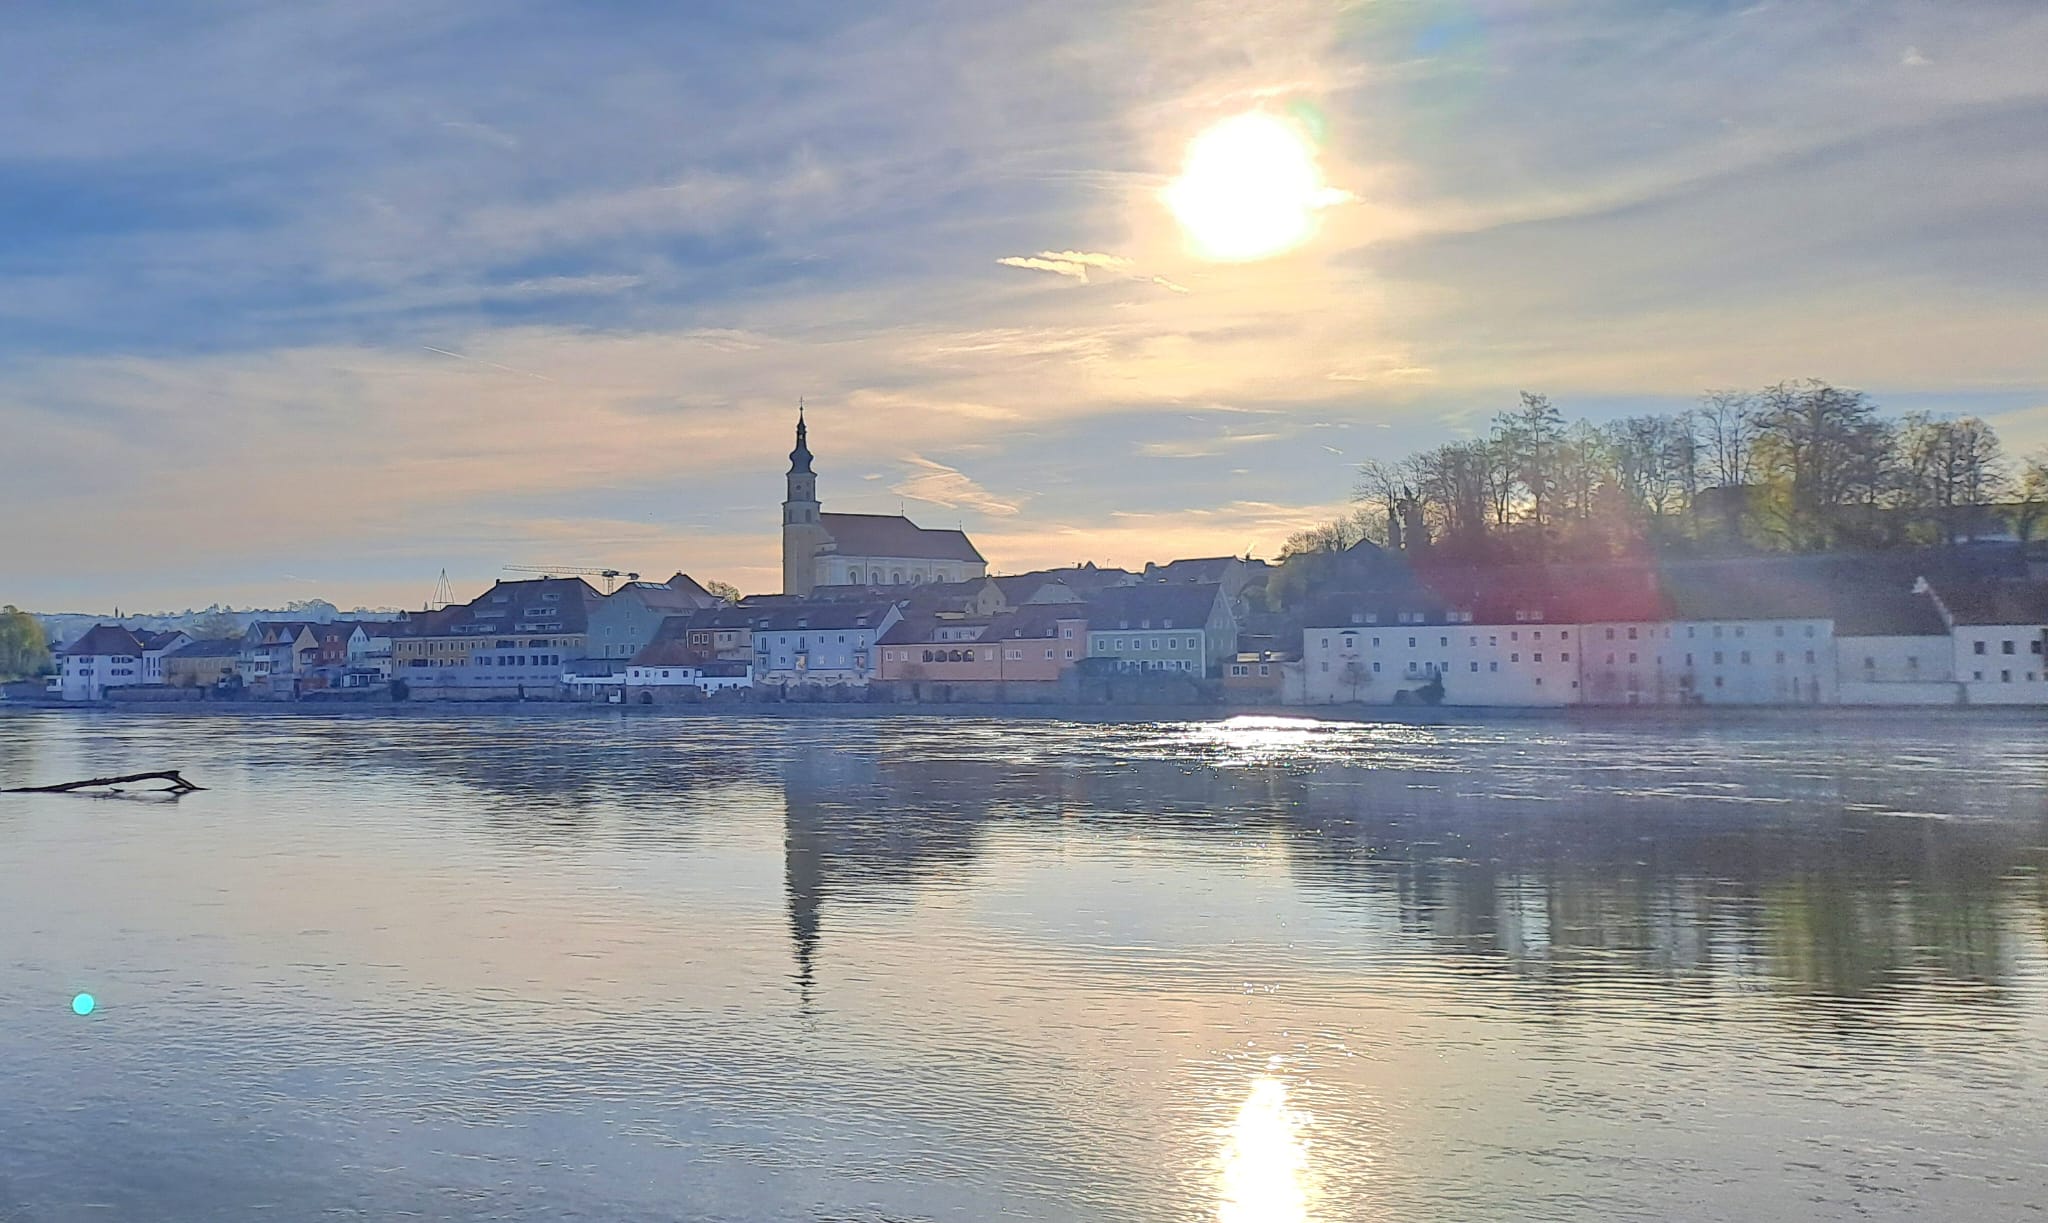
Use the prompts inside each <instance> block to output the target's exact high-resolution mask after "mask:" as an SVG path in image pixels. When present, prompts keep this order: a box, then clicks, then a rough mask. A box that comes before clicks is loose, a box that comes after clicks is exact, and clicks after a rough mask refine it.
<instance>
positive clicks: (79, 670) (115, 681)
mask: <svg viewBox="0 0 2048 1223" xmlns="http://www.w3.org/2000/svg"><path fill="white" fill-rule="evenodd" d="M176 636H178V637H180V638H182V637H183V636H184V634H182V633H180V634H176ZM148 647H149V643H148V642H146V641H145V640H144V639H143V637H142V636H138V635H137V634H135V633H133V632H130V631H129V630H127V629H125V628H122V627H121V626H120V625H118V624H95V625H93V626H92V627H91V628H90V629H87V630H86V632H85V635H84V636H82V637H80V638H79V639H78V640H77V641H74V642H72V643H71V644H70V645H68V646H66V647H65V648H64V650H63V652H62V653H61V654H59V655H58V658H57V684H56V691H57V693H58V694H59V695H60V696H62V697H63V698H64V699H65V700H67V701H97V700H100V699H102V698H104V697H105V696H106V694H107V689H109V688H131V687H134V686H136V685H138V684H147V683H151V682H152V681H151V680H150V679H149V678H148V673H147V663H146V662H145V661H144V657H143V656H144V654H145V653H147V652H148ZM162 667H163V662H162V654H161V652H159V653H158V659H157V670H158V676H159V678H158V680H156V681H154V682H158V683H161V682H162V679H161V676H162Z"/></svg>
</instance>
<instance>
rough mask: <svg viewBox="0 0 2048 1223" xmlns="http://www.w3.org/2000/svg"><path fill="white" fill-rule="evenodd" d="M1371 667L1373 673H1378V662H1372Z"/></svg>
mask: <svg viewBox="0 0 2048 1223" xmlns="http://www.w3.org/2000/svg"><path fill="white" fill-rule="evenodd" d="M1372 669H1373V673H1374V674H1378V673H1379V669H1380V665H1379V664H1378V663H1374V664H1373V665H1372Z"/></svg>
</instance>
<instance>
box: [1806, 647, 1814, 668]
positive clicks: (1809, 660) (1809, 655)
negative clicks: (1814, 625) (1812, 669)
mask: <svg viewBox="0 0 2048 1223" xmlns="http://www.w3.org/2000/svg"><path fill="white" fill-rule="evenodd" d="M1806 661H1807V664H1808V665H1809V666H1810V665H1812V663H1813V651H1812V650H1808V651H1807V652H1806Z"/></svg>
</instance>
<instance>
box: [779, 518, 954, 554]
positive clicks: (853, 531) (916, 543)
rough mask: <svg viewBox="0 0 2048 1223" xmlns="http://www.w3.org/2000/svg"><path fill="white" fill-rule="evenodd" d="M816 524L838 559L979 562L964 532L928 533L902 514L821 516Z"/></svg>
mask: <svg viewBox="0 0 2048 1223" xmlns="http://www.w3.org/2000/svg"><path fill="white" fill-rule="evenodd" d="M818 523H819V525H820V526H822V527H824V528H825V533H826V534H827V535H830V536H831V537H832V543H833V546H834V548H835V549H836V550H837V552H838V553H839V555H841V556H884V557H903V558H904V559H906V560H932V561H979V560H981V553H979V552H977V551H975V550H974V545H973V544H972V543H970V542H969V541H968V539H967V535H966V533H965V532H963V531H935V530H928V529H926V528H924V527H921V526H918V525H917V524H916V523H914V522H912V521H910V519H908V518H905V517H904V516H903V515H901V514H820V515H818Z"/></svg>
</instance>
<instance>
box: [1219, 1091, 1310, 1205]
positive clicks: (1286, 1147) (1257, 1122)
mask: <svg viewBox="0 0 2048 1223" xmlns="http://www.w3.org/2000/svg"><path fill="white" fill-rule="evenodd" d="M1307 1123H1308V1118H1307V1116H1306V1115H1304V1114H1302V1113H1300V1112H1298V1111H1297V1110H1295V1109H1292V1108H1289V1107H1288V1106H1287V1087H1286V1085H1285V1084H1283V1083H1281V1082H1280V1081H1279V1080H1278V1079H1270V1078H1261V1079H1259V1080H1258V1081H1257V1082H1255V1083H1253V1084H1252V1090H1251V1095H1250V1096H1248V1097H1247V1098H1246V1099H1245V1102H1244V1104H1243V1105H1242V1106H1240V1107H1239V1108H1238V1110H1237V1120H1236V1121H1234V1122H1233V1123H1232V1124H1231V1127H1230V1138H1229V1141H1228V1142H1227V1143H1226V1144H1225V1146H1224V1148H1223V1177H1222V1200H1221V1201H1219V1202H1218V1203H1217V1206H1216V1223H1307V1220H1308V1217H1309V1215H1308V1184H1307V1180H1308V1146H1307V1144H1306V1143H1305V1142H1304V1141H1303V1140H1302V1136H1301V1130H1302V1128H1303V1127H1304V1126H1305V1125H1306V1124H1307Z"/></svg>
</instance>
